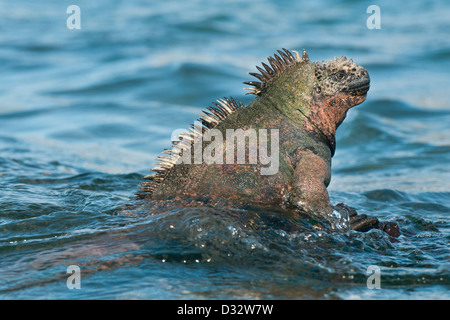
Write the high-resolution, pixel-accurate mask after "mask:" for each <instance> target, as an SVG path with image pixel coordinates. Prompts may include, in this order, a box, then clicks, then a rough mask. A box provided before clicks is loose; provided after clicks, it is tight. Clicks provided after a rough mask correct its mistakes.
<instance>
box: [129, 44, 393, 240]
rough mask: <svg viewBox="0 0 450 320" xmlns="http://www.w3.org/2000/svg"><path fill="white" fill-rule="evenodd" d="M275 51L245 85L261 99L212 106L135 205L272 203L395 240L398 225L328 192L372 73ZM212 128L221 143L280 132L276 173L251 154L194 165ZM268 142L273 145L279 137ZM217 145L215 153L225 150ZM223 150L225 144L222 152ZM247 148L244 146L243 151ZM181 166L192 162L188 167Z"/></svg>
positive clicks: (339, 61) (344, 62)
mask: <svg viewBox="0 0 450 320" xmlns="http://www.w3.org/2000/svg"><path fill="white" fill-rule="evenodd" d="M277 52H278V54H277V53H275V54H274V55H273V57H272V56H271V57H269V58H268V63H269V65H270V66H269V65H268V64H266V63H262V67H258V66H257V67H256V68H257V70H258V71H259V73H249V74H250V75H252V76H254V77H256V78H257V79H258V80H259V81H249V82H244V83H245V84H247V85H250V86H251V88H246V89H248V90H249V92H248V93H247V94H254V95H256V98H255V99H254V100H253V101H252V102H251V103H250V104H249V105H247V106H244V105H243V104H242V103H241V102H238V101H235V100H234V99H233V98H232V97H230V98H223V99H219V100H217V102H214V103H213V104H214V106H213V107H209V108H208V111H204V112H203V114H202V115H201V116H200V119H199V120H198V121H199V122H198V123H196V124H194V125H192V126H191V129H190V131H189V132H186V133H184V134H182V135H181V136H180V137H179V139H178V140H177V141H175V142H174V143H173V146H172V148H171V149H165V151H164V153H165V154H166V155H165V156H160V157H158V158H157V160H158V161H159V163H158V164H157V165H156V167H154V168H153V169H152V170H153V171H154V172H155V173H153V174H151V175H148V176H146V177H145V179H146V180H147V181H145V182H143V183H141V187H142V189H141V190H140V191H139V192H138V193H137V197H138V199H152V200H154V201H157V200H165V199H171V201H172V202H180V203H184V204H185V203H188V202H189V201H192V202H194V203H196V202H198V201H200V202H201V203H205V204H207V205H217V204H219V203H222V204H223V203H233V204H271V205H278V206H282V207H284V208H294V209H295V210H299V211H300V212H302V213H306V214H307V215H308V216H311V217H313V218H315V219H318V220H319V221H322V222H323V223H324V224H325V225H327V226H333V225H335V222H336V221H340V220H342V219H344V221H346V222H347V227H348V225H349V223H348V222H350V227H351V229H353V230H357V231H367V230H369V229H372V228H380V229H382V230H384V231H386V232H387V233H388V234H390V235H393V236H398V234H397V233H398V227H397V225H396V224H395V223H390V222H386V223H381V222H379V221H378V219H377V218H375V217H367V216H366V215H357V214H356V211H355V210H354V209H352V208H350V207H347V206H345V205H343V204H338V205H337V206H333V205H332V204H331V203H330V200H329V196H328V192H327V186H328V185H329V183H330V179H331V158H332V157H333V155H334V152H335V147H336V143H335V133H336V129H337V128H338V127H339V125H340V124H341V123H342V121H343V120H344V119H345V117H346V114H347V111H348V110H349V109H350V108H352V107H354V106H356V105H359V104H361V103H362V102H363V101H364V100H365V99H366V95H367V92H368V90H369V87H370V78H369V74H368V72H367V70H365V69H364V68H363V67H361V66H359V65H357V64H356V63H355V62H353V61H352V60H351V59H350V60H348V59H347V58H346V57H344V56H343V57H340V58H338V57H335V58H334V59H333V60H330V61H327V62H311V61H310V60H309V57H308V54H307V53H306V51H305V50H303V52H302V55H300V54H299V53H298V52H297V51H289V50H286V49H282V50H278V51H277ZM212 129H216V130H219V131H218V132H220V133H222V134H223V136H225V135H226V131H227V129H243V130H244V131H241V132H240V133H241V134H242V132H248V131H249V130H251V129H257V130H260V129H263V130H264V129H266V130H267V129H276V130H277V131H276V132H278V137H276V138H277V139H278V141H276V142H277V143H278V145H276V146H277V147H278V151H279V156H278V159H277V161H278V165H279V170H278V172H276V173H275V174H271V175H262V174H261V171H260V169H261V168H263V167H264V165H265V164H267V163H262V161H261V159H258V160H257V161H256V162H255V161H254V160H255V159H252V160H253V162H252V161H251V159H250V155H249V158H248V159H246V162H245V163H242V162H240V163H238V162H237V161H235V158H234V156H235V154H233V155H232V156H233V157H232V159H233V161H232V163H229V162H228V163H223V162H216V163H206V162H205V161H201V162H198V161H197V162H195V161H192V162H191V161H190V160H193V159H194V157H195V156H196V155H194V154H193V153H195V152H196V151H195V146H196V144H197V146H200V148H201V151H206V148H207V147H208V142H207V141H205V140H211V136H209V137H208V139H204V138H205V136H206V135H208V133H210V132H211V130H212ZM216 132H217V131H216ZM266 138H267V137H265V139H266ZM260 139H261V137H260ZM267 139H268V141H270V142H273V139H274V136H273V135H272V136H271V137H270V138H267ZM271 139H272V140H271ZM260 141H261V140H260ZM215 142H216V146H217V143H219V145H220V144H221V143H222V141H217V140H215ZM232 143H233V144H234V143H235V141H234V137H233V141H232ZM225 148H226V146H225V142H223V148H222V150H223V149H225ZM249 148H250V147H249V145H248V144H246V145H245V151H246V152H249ZM193 149H194V152H192V151H193ZM227 150H228V149H227ZM232 150H233V152H234V153H236V152H235V151H234V150H236V149H232ZM209 151H210V152H211V150H209ZM260 151H261V149H260ZM265 151H268V150H265ZM217 152H218V149H216V150H214V152H213V153H217ZM272 152H273V150H272ZM246 154H249V153H246ZM215 155H217V154H215ZM182 159H184V160H186V159H188V161H187V163H186V161H181V160H182ZM227 159H228V158H227ZM183 162H184V163H183Z"/></svg>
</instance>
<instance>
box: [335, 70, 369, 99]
mask: <svg viewBox="0 0 450 320" xmlns="http://www.w3.org/2000/svg"><path fill="white" fill-rule="evenodd" d="M369 88H370V78H369V75H367V77H364V78H359V79H356V80H353V81H352V82H350V83H349V84H348V86H346V87H345V88H344V89H342V91H343V92H349V93H351V94H352V95H355V96H362V95H365V94H366V93H367V91H369Z"/></svg>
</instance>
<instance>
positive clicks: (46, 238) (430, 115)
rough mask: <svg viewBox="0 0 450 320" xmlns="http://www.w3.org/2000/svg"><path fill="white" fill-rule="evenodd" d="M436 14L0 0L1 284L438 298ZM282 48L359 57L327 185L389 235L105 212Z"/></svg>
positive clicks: (442, 259)
mask: <svg viewBox="0 0 450 320" xmlns="http://www.w3.org/2000/svg"><path fill="white" fill-rule="evenodd" d="M73 4H76V5H78V6H79V7H80V9H81V29H79V30H76V29H75V30H70V29H68V28H67V26H66V20H67V18H68V17H69V16H70V14H68V13H66V10H67V7H69V6H70V5H73ZM370 5H378V6H379V7H380V9H381V29H373V30H370V29H368V28H367V26H366V20H367V19H368V18H369V16H370V14H368V13H366V10H367V8H368V6H370ZM449 16H450V4H449V2H448V1H446V0H432V1H430V0H427V1H425V0H422V1H411V2H404V1H375V2H372V1H352V0H342V1H295V2H294V1H279V0H278V1H275V0H261V1H220V2H218V1H204V0H202V1H143V0H128V1H121V0H110V1H83V0H79V1H76V0H70V1H51V0H40V1H32V0H15V1H7V0H0V298H1V299H79V298H82V299H216V298H220V299H241V298H242V299H298V298H300V299H304V298H306V299H449V298H450V295H449V288H450V280H449V269H450V264H449V256H450V255H449V236H450V230H449V212H450V201H449V200H450V170H449V163H450V99H449V98H450V94H449V80H450V76H449V70H450V37H449V34H450V20H449V19H448V17H449ZM281 48H288V49H296V50H302V49H303V48H305V49H306V50H307V51H308V53H309V57H310V59H311V60H314V61H316V60H328V59H331V58H333V57H334V56H341V55H346V56H347V57H348V58H353V59H354V60H355V61H356V62H357V63H359V64H360V65H363V66H364V67H365V68H366V69H367V70H368V71H369V74H370V76H371V80H372V83H371V89H370V91H369V94H368V98H367V100H366V102H365V103H364V104H362V105H361V106H358V107H357V108H354V109H352V110H351V111H350V112H349V114H348V117H347V119H346V121H345V122H344V123H343V124H342V126H341V127H340V128H339V130H338V134H337V152H336V155H335V157H334V158H333V168H332V174H333V176H332V183H331V185H330V187H329V192H330V195H331V198H332V201H333V203H337V202H344V203H347V204H348V205H351V206H353V207H355V208H357V210H358V212H359V213H360V214H361V213H366V214H368V215H375V216H378V217H380V218H381V219H386V220H387V219H389V220H393V221H397V222H398V223H399V224H400V228H401V230H402V232H403V235H402V236H401V237H400V239H399V240H400V241H399V242H397V243H391V242H390V241H389V239H388V238H387V237H386V235H385V234H383V233H381V232H377V230H374V231H373V232H368V233H364V234H362V233H356V232H351V233H350V234H341V235H334V236H318V235H317V234H314V233H308V234H306V233H300V232H297V231H292V228H290V226H292V225H295V224H296V223H299V221H296V220H295V218H293V217H290V216H284V215H283V214H281V213H280V214H277V212H275V211H273V210H267V211H264V210H262V211H261V210H260V211H252V210H243V209H236V212H234V211H233V212H222V211H220V210H217V211H215V212H211V211H208V210H202V209H197V210H194V209H187V208H186V209H180V210H172V211H169V212H164V213H159V212H150V213H147V214H144V213H136V214H134V215H133V214H126V215H125V214H120V208H121V207H122V206H123V205H126V204H128V203H130V202H132V201H133V197H134V193H135V192H136V191H137V190H138V186H137V185H138V183H139V182H141V181H142V177H143V176H144V175H146V174H148V172H149V169H150V168H151V167H152V164H153V162H154V158H155V157H156V156H157V155H159V154H160V152H161V151H162V149H163V148H166V147H169V146H170V136H171V133H172V131H173V130H174V129H177V128H187V127H188V125H189V124H190V123H192V122H193V121H194V120H195V119H197V116H198V114H199V113H200V112H201V110H202V109H204V108H205V107H207V106H209V105H210V103H211V101H214V100H215V99H217V98H221V97H223V96H230V95H231V96H233V97H234V98H235V99H239V100H241V101H243V102H244V103H249V102H250V101H251V99H252V98H253V97H251V96H248V95H247V96H245V95H244V94H245V90H243V87H244V86H245V85H243V84H242V82H243V81H249V80H250V79H251V77H250V76H249V75H248V74H247V72H254V71H255V70H256V69H255V67H254V66H255V65H260V63H261V61H265V60H266V57H268V56H269V55H272V54H273V53H274V52H275V51H276V50H277V49H281ZM69 265H78V266H80V268H81V289H80V290H77V289H74V290H69V289H68V288H67V286H66V280H67V278H68V276H69V274H67V273H66V271H67V267H68V266H69ZM370 265H376V266H378V267H380V272H381V289H379V290H376V289H375V290H370V289H368V288H367V285H366V281H367V277H368V275H367V274H366V271H367V268H368V266H370Z"/></svg>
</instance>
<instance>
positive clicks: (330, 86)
mask: <svg viewBox="0 0 450 320" xmlns="http://www.w3.org/2000/svg"><path fill="white" fill-rule="evenodd" d="M291 52H293V53H294V54H295V55H294V54H292V53H291ZM268 61H269V64H270V66H271V67H269V66H268V65H266V64H264V63H263V64H262V65H263V67H264V69H263V68H260V67H256V68H257V69H258V70H259V71H260V74H257V73H250V74H251V75H252V76H254V77H256V78H258V79H259V80H260V81H261V82H255V81H250V82H244V83H246V84H249V85H251V86H253V87H254V88H247V89H249V90H250V92H249V93H252V94H255V95H258V96H259V98H260V99H261V100H263V101H265V103H270V104H272V105H276V108H277V109H278V110H280V111H281V112H283V113H284V114H285V115H286V116H287V117H288V118H290V119H291V120H292V121H297V123H298V124H299V125H301V126H304V127H305V128H306V129H307V130H310V131H314V132H315V133H317V134H318V135H320V136H321V137H323V139H324V140H326V142H327V143H328V144H329V145H330V149H331V152H332V154H333V153H334V145H335V143H334V141H335V140H334V139H335V138H334V135H335V133H336V129H337V128H338V127H339V125H340V124H341V123H342V121H343V120H344V119H345V117H346V114H347V111H348V110H349V109H350V108H352V107H354V106H356V105H358V104H361V103H362V102H363V101H364V100H365V99H366V95H367V91H368V90H369V86H370V78H369V74H368V73H367V71H366V70H365V69H364V68H363V67H361V66H359V65H357V64H356V63H355V62H353V60H351V59H350V60H347V58H346V57H341V58H337V57H336V58H334V59H333V60H329V61H326V62H310V60H309V57H308V54H307V53H306V51H305V50H303V53H302V55H301V56H300V54H299V53H298V52H297V51H288V50H286V49H283V51H281V50H278V55H277V54H275V55H274V58H272V57H269V58H268Z"/></svg>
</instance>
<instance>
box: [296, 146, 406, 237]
mask: <svg viewBox="0 0 450 320" xmlns="http://www.w3.org/2000/svg"><path fill="white" fill-rule="evenodd" d="M296 160H297V161H296V165H295V168H294V179H293V181H292V191H291V197H290V201H291V204H292V205H294V206H295V207H297V208H299V209H300V210H301V211H303V212H305V213H307V214H308V215H310V216H312V217H314V218H318V219H319V220H322V221H323V220H324V219H325V220H326V221H328V222H330V223H331V224H332V225H333V224H335V223H336V221H337V220H338V219H339V218H338V217H339V216H341V218H343V219H348V223H347V225H348V224H349V227H350V228H351V229H352V230H356V231H362V232H365V231H368V230H370V229H374V228H376V229H381V230H383V231H385V232H387V233H388V234H390V235H392V234H391V232H388V230H387V228H386V224H383V223H380V222H379V221H378V219H377V218H375V217H368V216H366V215H365V214H363V215H358V214H357V213H356V210H355V209H353V208H350V207H348V206H346V205H344V204H342V203H340V204H338V205H336V206H333V205H332V204H331V202H330V198H329V196H328V191H327V185H328V182H329V181H330V175H331V173H330V172H331V168H330V164H329V163H327V162H326V161H325V160H323V159H322V158H321V157H320V156H318V155H316V154H315V153H314V152H313V151H311V150H308V149H307V150H300V151H298V152H297V154H296ZM389 226H390V227H392V226H391V225H389ZM397 230H398V228H397Z"/></svg>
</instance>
